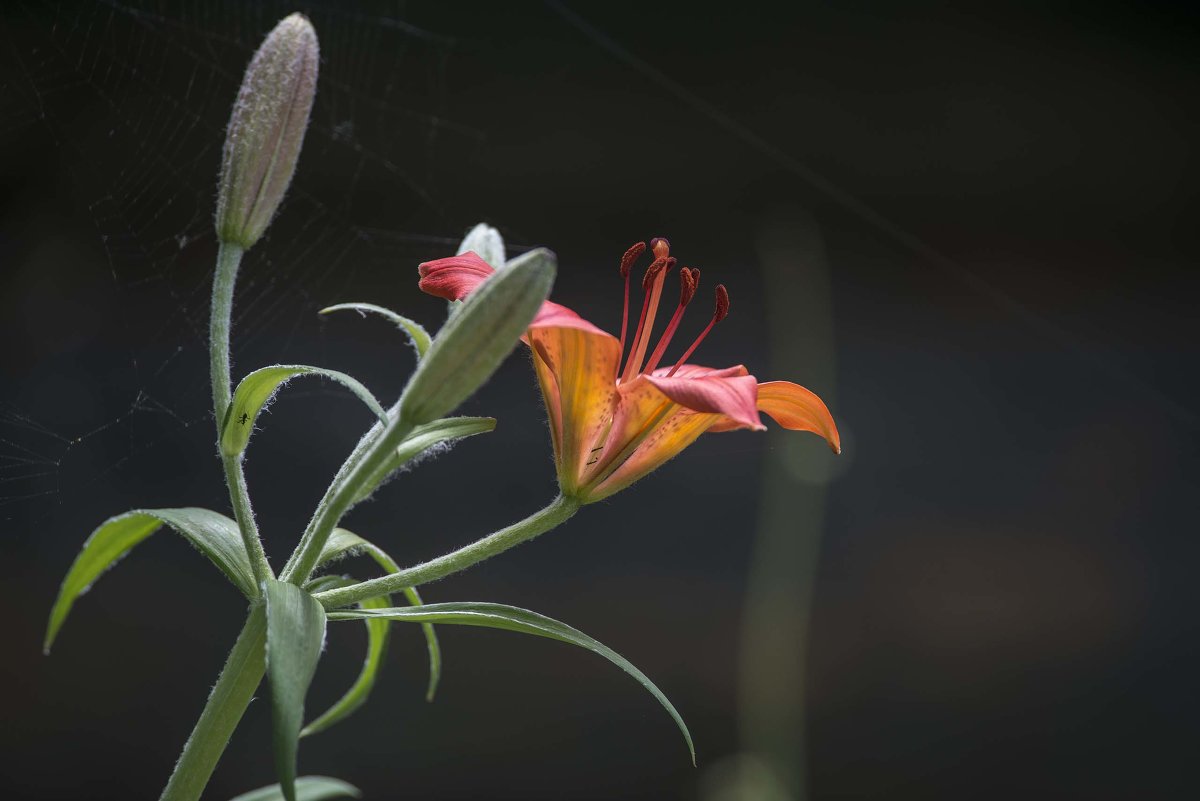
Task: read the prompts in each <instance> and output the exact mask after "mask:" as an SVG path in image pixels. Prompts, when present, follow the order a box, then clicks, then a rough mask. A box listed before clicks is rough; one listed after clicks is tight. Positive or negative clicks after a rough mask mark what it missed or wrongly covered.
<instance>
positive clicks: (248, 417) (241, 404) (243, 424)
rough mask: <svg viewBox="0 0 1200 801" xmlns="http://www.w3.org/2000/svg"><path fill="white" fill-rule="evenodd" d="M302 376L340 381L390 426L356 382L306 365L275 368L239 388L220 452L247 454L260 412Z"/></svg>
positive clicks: (247, 379)
mask: <svg viewBox="0 0 1200 801" xmlns="http://www.w3.org/2000/svg"><path fill="white" fill-rule="evenodd" d="M301 375H319V376H323V377H325V378H329V379H331V380H333V381H337V382H338V383H339V384H342V385H343V386H345V387H346V388H347V389H349V390H350V391H351V392H353V393H354V394H355V395H357V396H358V398H359V400H361V401H362V402H363V403H365V404H366V405H367V407H368V408H370V410H371V411H372V412H374V413H375V416H376V417H378V418H379V419H380V420H381V421H383V423H384V424H385V425H386V424H387V422H388V418H387V412H385V411H384V410H383V407H382V406H380V405H379V401H377V400H375V396H374V395H372V394H371V392H370V390H368V389H367V388H366V387H364V386H363V385H362V384H360V383H359V382H358V380H357V379H354V378H351V377H350V376H348V375H346V374H345V373H339V372H338V371H337V370H325V369H323V368H320V367H308V366H306V365H303V364H276V365H272V366H270V367H261V368H259V369H258V370H255V371H254V372H253V373H250V374H249V375H248V376H246V377H245V378H243V379H242V381H241V383H240V384H238V386H237V390H235V391H234V393H233V402H232V403H231V404H230V405H229V411H227V412H226V413H225V422H224V424H223V425H222V428H221V452H222V453H224V454H225V455H226V456H237V455H238V454H240V453H241V452H242V451H244V450H246V444H247V443H249V442H250V435H251V434H252V433H254V423H255V421H256V420H257V419H258V415H259V412H261V411H262V410H263V408H264V407H265V406H266V405H267V404H268V403H270V401H271V398H273V397H274V396H275V393H276V392H277V391H278V390H279V387H280V386H281V385H283V384H284V383H286V382H288V381H290V380H291V379H293V378H295V377H296V376H301Z"/></svg>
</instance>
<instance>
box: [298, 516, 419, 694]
mask: <svg viewBox="0 0 1200 801" xmlns="http://www.w3.org/2000/svg"><path fill="white" fill-rule="evenodd" d="M360 553H363V554H366V555H368V556H370V557H371V558H372V559H374V560H375V563H376V564H377V565H379V566H380V567H381V568H383V570H384V572H386V573H396V572H399V570H400V566H399V565H397V564H396V562H395V560H393V559H392V557H390V556H388V555H387V553H385V552H384V550H383V549H382V548H380V547H379V546H378V545H375V544H374V543H372V542H370V541H368V540H365V539H363V538H362V537H360V536H358V535H357V534H355V533H354V532H352V531H347V530H346V529H344V528H335V529H334V530H333V534H332V535H330V537H329V541H328V542H326V543H325V548H324V549H323V550H322V551H321V556H320V558H319V559H318V560H317V565H318V566H320V565H325V564H328V563H330V562H334V561H337V560H338V559H342V558H345V557H347V556H353V555H356V554H360ZM312 592H314V593H316V592H320V590H317V589H314V590H312ZM403 593H404V597H405V599H406V600H407V601H408V603H409V605H410V606H421V605H422V601H421V596H420V594H419V593H418V592H417V589H416V588H415V587H407V588H405V589H404V590H403ZM384 598H385V599H386V598H387V596H384ZM371 600H379V599H371ZM390 603H391V602H390V601H388V602H387V603H385V604H383V606H382V607H381V606H379V605H377V604H369V603H363V604H361V605H360V606H362V607H364V608H367V607H371V608H386V607H387V606H389V605H390ZM421 630H422V632H423V633H424V634H425V645H426V647H427V649H428V651H429V686H428V687H427V688H426V690H425V700H426V701H432V700H433V698H434V695H435V694H436V693H437V687H438V682H439V681H441V677H442V648H441V645H440V644H439V643H438V638H437V632H436V631H434V629H433V626H432V625H431V624H429V623H422V624H421ZM366 668H367V666H366V665H364V666H363V671H364V672H365V671H366ZM360 679H361V675H360ZM367 689H368V691H369V690H370V686H368V688H367ZM339 703H340V702H339Z"/></svg>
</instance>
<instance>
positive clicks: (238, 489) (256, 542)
mask: <svg viewBox="0 0 1200 801" xmlns="http://www.w3.org/2000/svg"><path fill="white" fill-rule="evenodd" d="M243 253H245V251H244V250H242V248H241V247H239V246H237V245H234V244H231V243H228V242H222V243H221V245H220V248H219V249H218V250H217V269H216V275H215V276H214V277H213V294H212V314H211V315H210V317H209V343H208V349H209V372H210V373H211V375H212V395H213V412H214V414H215V415H216V422H217V448H218V449H219V448H220V447H221V429H222V428H223V427H224V424H225V415H226V414H227V413H228V411H229V404H230V402H231V401H232V394H231V392H230V379H229V330H230V328H231V322H230V321H231V318H232V315H233V287H234V285H235V284H236V283H237V273H238V266H239V265H240V264H241V262H242V254H243ZM221 461H222V462H223V464H224V468H225V483H226V485H227V486H228V487H229V500H230V503H232V504H233V515H234V518H235V519H236V520H237V524H238V530H239V531H240V532H241V534H242V544H243V545H244V546H245V548H246V554H247V556H249V557H250V567H251V568H252V569H253V570H254V579H255V584H256V585H261V584H262V583H263V582H264V581H266V580H267V579H268V578H274V576H275V574H274V572H272V570H271V565H270V563H268V562H267V555H266V553H265V552H264V551H263V546H262V540H261V539H260V538H259V535H258V526H257V525H256V524H255V522H254V512H253V511H252V510H251V508H250V493H249V491H248V490H247V488H246V475H245V473H244V472H243V470H242V460H241V458H240V457H231V456H223V457H222V459H221Z"/></svg>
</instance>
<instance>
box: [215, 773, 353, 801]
mask: <svg viewBox="0 0 1200 801" xmlns="http://www.w3.org/2000/svg"><path fill="white" fill-rule="evenodd" d="M332 798H362V792H360V791H359V789H358V788H357V787H355V786H354V785H353V784H348V783H346V782H344V781H342V780H341V779H331V778H329V777H328V776H301V777H300V778H299V779H296V801H327V800H328V799H332ZM283 799H284V795H283V789H282V788H281V787H280V786H279V785H278V784H272V785H271V786H269V787H260V788H258V789H257V790H251V791H250V792H248V793H242V794H241V795H239V796H237V797H236V798H231V799H230V800H229V801H283Z"/></svg>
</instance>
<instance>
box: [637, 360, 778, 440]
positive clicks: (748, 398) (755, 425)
mask: <svg viewBox="0 0 1200 801" xmlns="http://www.w3.org/2000/svg"><path fill="white" fill-rule="evenodd" d="M702 370H704V368H694V369H693V370H691V371H688V372H687V373H683V368H680V372H679V373H676V374H675V375H674V376H671V377H669V378H668V377H667V376H659V375H648V376H646V380H647V381H648V382H650V383H651V384H653V385H654V386H655V387H656V388H657V389H658V391H659V392H661V393H662V394H664V395H666V396H667V397H668V398H670V399H671V400H672V401H674V402H675V403H678V404H679V405H680V406H682V407H684V408H685V409H690V410H691V411H694V412H703V413H706V414H720V415H724V416H726V417H728V418H729V419H730V420H731V421H733V422H735V423H737V424H738V426H739V427H743V428H751V429H754V430H756V431H762V430H763V429H765V428H766V426H764V425H763V424H762V421H761V420H759V418H758V403H757V401H758V381H757V380H756V379H755V378H754V376H752V375H749V374H747V372H746V368H745V367H742V366H741V365H738V366H736V367H729V368H727V369H725V370H709V371H707V372H700V371H702ZM681 373H683V374H682V375H681Z"/></svg>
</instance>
